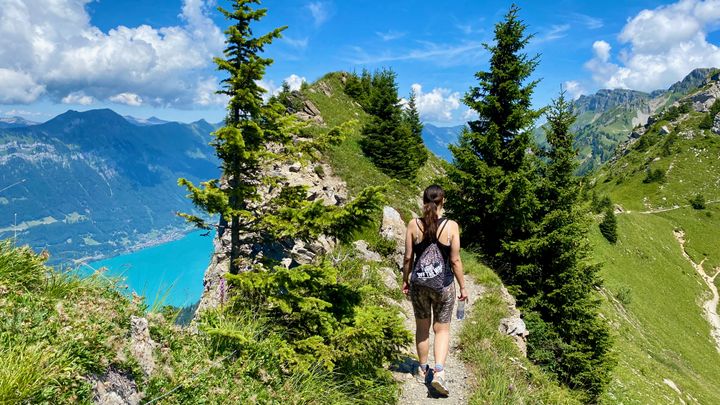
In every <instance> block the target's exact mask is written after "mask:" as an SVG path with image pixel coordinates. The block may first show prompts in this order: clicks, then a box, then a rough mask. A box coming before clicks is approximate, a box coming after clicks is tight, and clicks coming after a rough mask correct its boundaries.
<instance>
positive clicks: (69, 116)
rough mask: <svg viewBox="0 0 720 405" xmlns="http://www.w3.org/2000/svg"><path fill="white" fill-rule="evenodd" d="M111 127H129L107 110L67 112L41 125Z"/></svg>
mask: <svg viewBox="0 0 720 405" xmlns="http://www.w3.org/2000/svg"><path fill="white" fill-rule="evenodd" d="M83 124H85V125H90V126H112V127H120V128H122V127H124V126H127V125H130V123H129V122H127V120H125V118H123V117H122V116H121V115H120V114H118V113H116V112H115V111H113V110H111V109H109V108H101V109H95V110H87V111H75V110H67V111H65V112H64V113H62V114H60V115H58V116H56V117H55V118H53V119H51V120H50V121H48V122H46V123H44V124H42V126H44V127H49V128H52V129H57V128H58V127H67V126H77V125H83Z"/></svg>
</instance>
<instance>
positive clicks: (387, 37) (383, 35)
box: [375, 30, 405, 41]
mask: <svg viewBox="0 0 720 405" xmlns="http://www.w3.org/2000/svg"><path fill="white" fill-rule="evenodd" d="M375 34H376V35H377V36H379V37H380V39H382V40H383V41H392V40H395V39H400V38H402V37H404V36H405V33H404V32H398V31H393V30H390V31H387V32H376V33H375Z"/></svg>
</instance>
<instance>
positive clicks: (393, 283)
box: [378, 267, 400, 290]
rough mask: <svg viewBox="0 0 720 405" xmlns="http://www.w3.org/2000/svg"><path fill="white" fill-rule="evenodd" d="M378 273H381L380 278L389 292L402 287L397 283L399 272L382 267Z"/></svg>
mask: <svg viewBox="0 0 720 405" xmlns="http://www.w3.org/2000/svg"><path fill="white" fill-rule="evenodd" d="M378 271H379V272H380V276H381V277H382V280H383V283H384V284H385V287H387V288H388V289H389V290H399V289H400V285H399V284H398V281H397V271H395V270H393V269H391V268H390V267H381V268H380V269H378Z"/></svg>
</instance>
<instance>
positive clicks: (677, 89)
mask: <svg viewBox="0 0 720 405" xmlns="http://www.w3.org/2000/svg"><path fill="white" fill-rule="evenodd" d="M715 70H717V69H715V68H696V69H693V70H692V72H690V73H688V74H687V76H685V77H684V78H683V79H682V80H680V81H679V82H676V83H674V84H673V85H672V86H670V88H669V89H668V92H671V93H680V94H685V93H688V92H689V91H691V90H693V89H696V88H698V87H700V86H702V85H704V84H705V82H707V79H708V76H710V74H711V73H713V72H714V71H715Z"/></svg>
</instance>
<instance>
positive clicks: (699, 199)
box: [690, 194, 706, 210]
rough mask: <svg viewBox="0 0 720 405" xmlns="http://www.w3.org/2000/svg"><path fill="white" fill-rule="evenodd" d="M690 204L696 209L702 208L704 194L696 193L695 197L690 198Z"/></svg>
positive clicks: (703, 206)
mask: <svg viewBox="0 0 720 405" xmlns="http://www.w3.org/2000/svg"><path fill="white" fill-rule="evenodd" d="M690 206H692V207H693V208H695V209H696V210H704V209H705V207H706V205H705V196H703V195H702V194H697V195H695V197H693V198H691V199H690Z"/></svg>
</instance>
